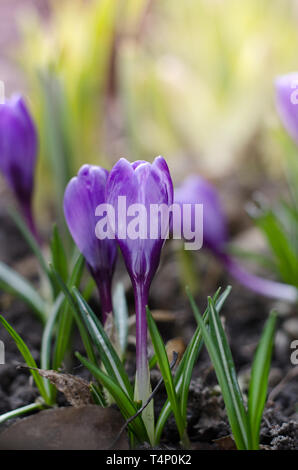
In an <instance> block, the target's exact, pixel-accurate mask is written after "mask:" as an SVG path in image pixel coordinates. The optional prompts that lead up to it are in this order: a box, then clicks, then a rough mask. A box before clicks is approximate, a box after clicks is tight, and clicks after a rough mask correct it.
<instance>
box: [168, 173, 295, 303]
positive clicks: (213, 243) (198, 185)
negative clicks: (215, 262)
mask: <svg viewBox="0 0 298 470" xmlns="http://www.w3.org/2000/svg"><path fill="white" fill-rule="evenodd" d="M174 201H175V203H178V204H179V205H180V206H181V207H183V206H182V205H183V204H193V205H194V204H203V246H205V247H206V248H208V249H210V250H211V251H212V252H213V254H214V255H215V256H216V257H217V258H218V259H219V260H220V261H221V262H222V263H223V265H224V266H225V268H226V269H227V271H228V272H229V273H230V274H231V275H232V276H233V277H234V278H235V279H236V280H237V281H238V282H239V283H241V284H242V285H244V286H245V287H247V288H248V289H250V290H252V291H254V292H257V293H258V294H261V295H264V296H268V297H271V298H277V299H284V300H287V301H289V302H297V293H298V290H297V289H296V288H295V287H294V286H291V285H288V284H283V283H281V282H275V281H271V280H269V279H264V278H262V277H260V276H255V275H254V274H251V273H250V272H248V271H247V270H246V269H245V268H244V267H243V266H241V265H240V264H239V263H238V262H237V261H236V260H235V259H233V258H232V257H231V256H230V254H229V253H228V252H227V250H226V244H227V242H228V235H227V222H226V215H225V213H224V210H223V207H222V205H221V203H220V199H219V195H218V193H217V191H216V189H215V187H214V186H212V185H211V184H210V183H208V182H207V181H206V180H204V179H203V178H201V177H199V176H191V177H189V178H187V179H186V180H185V181H184V182H183V183H182V184H181V186H180V187H178V188H177V189H176V188H175V193H174ZM182 223H183V219H182ZM181 233H182V235H183V233H184V232H183V228H182V231H181Z"/></svg>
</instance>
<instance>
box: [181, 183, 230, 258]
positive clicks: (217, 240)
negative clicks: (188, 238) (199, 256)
mask: <svg viewBox="0 0 298 470" xmlns="http://www.w3.org/2000/svg"><path fill="white" fill-rule="evenodd" d="M174 202H175V203H177V204H179V205H180V206H181V208H182V210H183V204H192V211H191V220H192V231H194V230H195V227H194V225H193V224H194V221H195V218H194V215H193V209H194V205H195V204H202V205H203V246H205V247H207V248H210V249H211V250H212V251H214V252H216V251H221V250H222V249H223V246H224V244H225V243H226V241H227V223H226V216H225V213H224V210H223V207H222V205H221V201H220V198H219V195H218V193H217V191H216V189H215V188H214V186H212V184H210V183H209V182H208V181H206V180H205V179H203V178H202V177H200V176H198V175H195V176H194V175H193V176H189V177H188V178H186V180H184V182H183V183H182V184H181V186H178V187H177V188H175V191H174ZM181 220H182V221H183V218H182V219H181ZM198 229H199V227H198ZM181 232H182V234H183V230H182V231H181Z"/></svg>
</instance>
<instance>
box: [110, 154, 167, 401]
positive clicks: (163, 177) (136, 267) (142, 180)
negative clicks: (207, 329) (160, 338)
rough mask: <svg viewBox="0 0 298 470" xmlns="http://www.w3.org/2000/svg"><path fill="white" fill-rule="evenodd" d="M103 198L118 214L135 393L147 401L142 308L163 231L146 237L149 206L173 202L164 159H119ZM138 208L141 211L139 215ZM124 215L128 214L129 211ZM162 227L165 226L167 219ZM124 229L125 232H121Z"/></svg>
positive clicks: (154, 268)
mask: <svg viewBox="0 0 298 470" xmlns="http://www.w3.org/2000/svg"><path fill="white" fill-rule="evenodd" d="M121 196H122V197H123V196H125V203H126V207H127V208H129V207H130V208H131V209H133V208H135V209H136V212H134V211H132V213H131V214H130V215H131V216H133V215H135V214H136V213H138V215H139V216H140V219H139V224H138V230H139V235H140V236H139V237H134V235H133V234H131V233H128V232H129V228H130V225H129V224H130V222H131V221H132V219H131V217H130V218H128V219H127V218H126V210H125V208H122V209H120V210H119V207H120V199H121ZM119 197H120V198H119ZM106 199H107V202H108V203H109V204H111V206H113V207H114V209H115V211H116V213H117V214H118V216H117V217H118V220H117V223H116V224H115V226H114V231H115V236H116V239H117V241H118V244H119V247H120V249H121V251H122V254H123V257H124V261H125V264H126V267H127V270H128V273H129V276H130V278H131V281H132V285H133V289H134V296H135V308H136V362H137V363H136V367H137V381H136V382H137V384H138V391H137V394H138V398H139V399H140V400H142V401H143V402H144V400H146V399H147V398H148V388H147V387H148V383H149V373H148V361H147V321H146V311H145V309H146V305H147V303H148V294H149V287H150V284H151V281H152V279H153V276H154V274H155V272H156V270H157V268H158V265H159V261H160V254H161V249H162V246H163V244H164V241H165V232H164V231H163V230H162V229H161V225H160V227H159V231H158V235H157V236H156V238H154V239H153V238H151V237H150V236H149V231H150V229H151V228H152V225H153V220H152V218H150V209H151V207H153V205H161V204H164V205H165V206H166V207H169V206H171V205H172V203H173V184H172V180H171V176H170V172H169V169H168V166H167V164H166V161H165V160H164V158H162V157H157V158H155V160H154V162H153V163H152V164H150V163H148V162H145V161H136V162H134V163H130V162H128V161H127V160H126V159H125V158H121V159H120V160H119V161H118V162H117V163H116V165H115V166H114V168H113V169H112V170H111V172H110V175H109V179H108V182H107V187H106ZM135 204H137V205H138V206H140V205H142V207H141V208H140V207H137V206H134V205H135ZM142 208H143V209H144V212H143V214H140V211H141V209H142ZM133 212H134V213H133ZM127 214H128V215H129V210H128V211H127ZM149 219H151V220H149ZM154 220H155V221H156V219H154ZM150 224H151V225H150ZM166 227H167V228H168V227H169V220H168V222H167V224H166ZM125 229H127V232H126V233H124V232H125ZM132 238H133V239H132Z"/></svg>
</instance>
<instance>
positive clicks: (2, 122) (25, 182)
mask: <svg viewBox="0 0 298 470" xmlns="http://www.w3.org/2000/svg"><path fill="white" fill-rule="evenodd" d="M37 150H38V139H37V131H36V128H35V125H34V122H33V119H32V117H31V115H30V113H29V110H28V107H27V105H26V103H25V101H24V99H23V98H22V97H21V96H13V97H12V98H11V99H9V100H6V101H5V102H4V103H2V104H0V169H1V172H2V173H3V175H4V177H5V179H6V180H7V182H8V184H9V186H10V187H11V189H12V191H13V192H14V194H15V197H16V199H17V201H18V204H19V206H20V209H21V212H22V214H23V217H24V219H25V221H26V223H27V225H28V227H29V229H30V230H31V232H32V234H33V235H34V236H35V237H36V238H37V239H38V235H37V231H36V228H35V224H34V219H33V215H32V194H33V188H34V173H35V165H36V157H37Z"/></svg>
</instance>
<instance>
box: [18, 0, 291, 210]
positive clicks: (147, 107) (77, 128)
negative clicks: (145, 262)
mask: <svg viewBox="0 0 298 470" xmlns="http://www.w3.org/2000/svg"><path fill="white" fill-rule="evenodd" d="M50 5H51V8H50V10H49V14H48V15H45V17H44V18H41V17H40V16H38V15H37V13H36V12H35V13H34V12H31V13H30V14H29V13H28V14H27V15H26V16H23V19H22V23H23V28H22V29H23V39H24V40H23V46H22V47H21V49H20V50H19V59H20V61H21V62H22V64H23V67H24V69H25V71H26V75H27V77H28V83H29V85H30V96H31V99H32V103H33V105H34V112H35V115H36V118H37V121H38V125H39V128H40V133H41V157H42V158H41V163H40V167H39V177H38V193H37V196H38V197H37V199H38V201H39V204H44V202H45V198H46V200H48V198H49V195H53V194H56V195H57V200H58V201H59V204H60V202H61V198H62V193H63V189H64V186H65V184H66V182H67V181H68V179H69V178H70V176H72V175H74V174H75V172H76V171H77V169H78V168H79V166H80V165H81V164H83V163H86V162H88V163H99V164H104V165H106V166H107V167H110V166H111V165H112V163H113V162H114V161H115V160H116V159H118V158H119V157H120V156H127V157H128V158H129V159H131V160H133V159H140V158H142V159H148V160H151V159H152V158H153V157H154V156H155V155H157V154H163V155H164V156H165V157H166V158H167V160H168V161H169V163H170V166H171V169H172V173H173V176H174V179H175V178H176V177H177V176H179V177H181V176H182V175H183V174H186V173H188V172H189V171H191V170H199V171H202V172H203V173H207V174H210V175H213V176H221V175H223V174H225V173H227V172H229V171H230V170H231V168H233V166H234V165H235V162H236V161H239V160H240V161H241V160H243V159H245V158H248V159H249V158H252V157H253V156H252V151H251V146H253V150H254V152H255V154H256V155H260V154H261V155H264V159H265V162H267V163H268V162H270V168H271V167H272V162H275V161H278V160H280V157H281V155H282V153H283V152H284V146H283V145H281V144H280V140H279V139H274V138H272V137H274V136H275V133H276V132H280V131H279V129H280V127H279V122H278V118H277V115H276V112H275V109H274V89H273V80H274V77H275V76H276V75H278V74H281V73H285V72H287V71H290V70H294V69H296V67H297V62H298V60H297V53H296V47H297V44H298V28H297V25H298V6H297V2H295V1H294V0H242V1H239V0H225V1H222V0H184V1H183V2H178V1H173V0H163V1H162V2H161V1H157V0H126V1H123V2H122V1H117V0H89V1H86V0H85V1H83V0H64V1H63V2H61V1H58V0H52V1H51V2H50ZM268 166H269V165H268ZM49 171H51V172H52V178H49ZM53 188H54V192H53ZM60 206H61V204H60Z"/></svg>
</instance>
